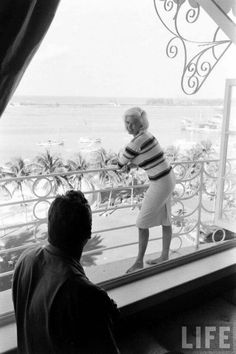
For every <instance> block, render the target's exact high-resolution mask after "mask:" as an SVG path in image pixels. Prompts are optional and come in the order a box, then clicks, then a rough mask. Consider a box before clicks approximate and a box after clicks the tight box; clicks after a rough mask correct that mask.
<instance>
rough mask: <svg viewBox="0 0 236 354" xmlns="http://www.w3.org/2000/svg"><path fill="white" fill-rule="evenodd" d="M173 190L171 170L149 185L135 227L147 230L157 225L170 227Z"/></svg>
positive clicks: (173, 183) (173, 176) (173, 177)
mask: <svg viewBox="0 0 236 354" xmlns="http://www.w3.org/2000/svg"><path fill="white" fill-rule="evenodd" d="M174 188H175V174H174V172H173V170H171V171H170V173H168V175H166V176H164V177H161V178H160V179H158V180H157V181H150V185H149V187H148V190H147V192H146V194H145V197H144V199H143V202H142V206H141V210H140V212H139V214H138V218H137V221H136V226H137V227H138V228H140V229H148V228H150V227H154V226H158V225H166V226H168V225H171V194H172V192H173V190H174Z"/></svg>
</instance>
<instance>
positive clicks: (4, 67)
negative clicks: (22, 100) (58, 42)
mask: <svg viewBox="0 0 236 354" xmlns="http://www.w3.org/2000/svg"><path fill="white" fill-rule="evenodd" d="M59 2H60V0H0V116H1V115H2V113H3V111H4V109H5V107H6V105H7V103H8V101H9V99H10V98H11V96H12V95H13V93H14V91H15V89H16V87H17V85H18V84H19V82H20V80H21V78H22V75H23V74H24V72H25V70H26V68H27V66H28V64H29V63H30V60H31V59H32V58H33V56H34V54H35V52H36V51H37V49H38V48H39V46H40V43H41V41H42V39H43V37H44V35H45V34H46V32H47V30H48V28H49V26H50V24H51V22H52V20H53V17H54V15H55V12H56V9H57V6H58V4H59Z"/></svg>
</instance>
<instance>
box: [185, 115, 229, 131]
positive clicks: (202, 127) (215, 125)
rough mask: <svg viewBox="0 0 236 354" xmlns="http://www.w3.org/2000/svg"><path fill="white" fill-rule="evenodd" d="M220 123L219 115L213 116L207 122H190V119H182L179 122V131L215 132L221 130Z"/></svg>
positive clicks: (201, 120) (220, 117)
mask: <svg viewBox="0 0 236 354" xmlns="http://www.w3.org/2000/svg"><path fill="white" fill-rule="evenodd" d="M221 123H222V116H221V115H215V116H214V117H212V118H209V119H207V120H203V119H200V120H192V119H190V118H184V119H182V121H181V129H182V130H187V131H196V132H209V131H213V132H217V131H220V130H221Z"/></svg>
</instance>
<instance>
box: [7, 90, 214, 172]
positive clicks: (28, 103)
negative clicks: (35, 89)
mask: <svg viewBox="0 0 236 354" xmlns="http://www.w3.org/2000/svg"><path fill="white" fill-rule="evenodd" d="M135 105H139V106H141V107H142V108H143V109H145V110H146V111H147V113H148V117H149V122H150V128H149V130H150V131H151V132H152V133H153V134H154V135H155V136H156V137H157V139H158V140H159V142H160V144H161V145H162V146H163V147H164V148H165V147H167V146H169V145H180V146H181V147H184V146H185V145H186V146H187V147H188V146H189V145H191V144H194V143H197V142H200V141H201V140H211V141H212V142H213V144H214V145H219V141H220V133H219V132H215V131H214V130H212V131H209V130H208V131H207V130H206V131H202V132H190V131H183V130H182V129H181V127H182V120H183V119H186V118H188V119H191V120H192V121H193V122H194V121H195V122H199V121H200V120H201V121H203V120H208V119H209V118H212V117H214V116H215V115H216V114H217V111H219V107H215V106H212V105H209V106H192V105H189V106H186V105H185V106H153V105H146V104H145V102H140V100H137V101H135V99H133V100H132V102H130V103H128V102H125V103H117V101H109V100H106V101H105V102H101V101H98V100H97V101H96V99H95V98H94V99H92V98H91V99H90V100H89V99H87V100H86V101H83V102H81V100H76V98H71V99H68V98H67V100H65V99H63V98H60V97H58V98H53V99H52V98H47V97H37V98H30V97H22V98H20V99H18V100H15V101H14V100H13V101H12V102H11V103H10V104H9V105H8V107H7V109H6V111H5V112H4V114H3V116H2V117H1V119H0V165H3V164H4V163H6V162H7V161H9V160H10V159H12V158H14V157H22V158H24V159H32V158H34V157H35V156H36V155H37V154H40V153H42V152H44V151H45V149H46V148H47V147H46V146H43V145H39V144H40V143H44V142H47V141H48V140H49V139H50V140H52V141H62V140H63V141H64V145H61V146H60V145H55V146H51V147H50V150H51V152H55V153H58V154H60V155H61V156H62V157H63V158H64V159H66V158H70V157H71V158H72V157H73V156H74V155H75V154H76V153H78V152H79V151H80V146H81V145H80V139H81V138H86V137H89V138H95V139H98V138H99V139H101V143H102V146H103V147H104V148H105V149H106V150H111V151H114V152H118V151H119V150H120V149H121V148H122V147H123V146H124V145H125V144H126V143H127V142H128V141H129V140H130V139H131V136H129V135H128V134H127V132H126V131H125V129H124V124H123V119H122V116H123V113H124V111H125V110H126V109H128V108H130V107H132V106H135Z"/></svg>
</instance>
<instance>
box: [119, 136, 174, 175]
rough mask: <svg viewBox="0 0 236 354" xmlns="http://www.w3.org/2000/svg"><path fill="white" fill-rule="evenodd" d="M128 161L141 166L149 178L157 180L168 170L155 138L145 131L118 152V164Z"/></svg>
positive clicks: (121, 164)
mask: <svg viewBox="0 0 236 354" xmlns="http://www.w3.org/2000/svg"><path fill="white" fill-rule="evenodd" d="M129 162H132V164H135V165H137V166H139V167H141V168H143V169H144V170H145V171H146V172H147V175H148V177H149V179H150V180H157V179H158V178H161V177H163V176H164V175H165V174H167V173H169V171H170V166H169V164H168V162H167V161H166V159H165V157H164V152H163V151H162V149H161V147H160V145H159V143H158V141H157V139H156V138H155V137H154V136H153V135H152V134H151V133H149V132H147V131H145V132H142V133H140V134H139V135H137V136H136V137H134V139H132V140H131V141H130V142H129V144H128V145H127V146H126V147H125V149H124V150H123V152H122V153H120V155H119V163H118V165H119V166H120V167H122V166H124V165H125V164H127V163H129Z"/></svg>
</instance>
